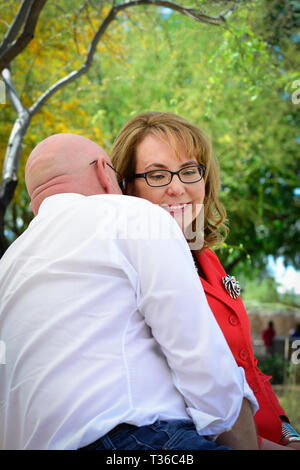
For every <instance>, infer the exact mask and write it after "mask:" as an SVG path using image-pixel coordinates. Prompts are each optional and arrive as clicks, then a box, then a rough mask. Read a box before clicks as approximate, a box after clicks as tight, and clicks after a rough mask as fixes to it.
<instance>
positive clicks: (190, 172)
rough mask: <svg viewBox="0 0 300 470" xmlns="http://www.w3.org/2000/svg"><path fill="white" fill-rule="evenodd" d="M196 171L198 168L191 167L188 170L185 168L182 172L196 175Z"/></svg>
mask: <svg viewBox="0 0 300 470" xmlns="http://www.w3.org/2000/svg"><path fill="white" fill-rule="evenodd" d="M195 173H197V168H189V169H188V170H185V171H183V172H182V174H183V175H187V176H189V175H194V174H195Z"/></svg>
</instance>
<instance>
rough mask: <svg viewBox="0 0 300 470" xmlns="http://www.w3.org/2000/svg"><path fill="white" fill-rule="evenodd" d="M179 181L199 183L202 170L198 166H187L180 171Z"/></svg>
mask: <svg viewBox="0 0 300 470" xmlns="http://www.w3.org/2000/svg"><path fill="white" fill-rule="evenodd" d="M179 175H180V179H181V181H182V182H183V183H195V182H196V181H200V180H201V178H202V176H203V170H202V167H200V166H196V165H195V166H189V167H186V168H182V170H180V173H179Z"/></svg>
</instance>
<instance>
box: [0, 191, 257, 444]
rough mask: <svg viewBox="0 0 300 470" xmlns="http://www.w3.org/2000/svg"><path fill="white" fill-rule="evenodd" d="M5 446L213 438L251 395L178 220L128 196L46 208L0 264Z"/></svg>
mask: <svg viewBox="0 0 300 470" xmlns="http://www.w3.org/2000/svg"><path fill="white" fill-rule="evenodd" d="M0 286H1V287H0V340H1V341H2V344H5V361H2V362H5V363H2V364H0V448H3V449H77V448H79V447H82V446H85V445H87V444H90V443H91V442H93V441H95V440H97V439H98V438H100V437H101V436H103V435H104V434H106V433H107V432H109V431H110V430H111V429H113V428H114V427H115V426H117V425H118V424H120V423H130V424H134V425H137V426H142V425H147V424H151V423H153V422H155V421H156V420H172V419H192V420H193V422H194V423H195V425H196V428H197V430H198V432H199V434H202V435H208V436H216V435H218V434H220V433H222V432H223V431H225V430H227V429H228V428H230V427H231V426H232V425H233V424H234V422H235V421H236V419H237V417H238V415H239V412H240V408H241V403H242V398H243V396H244V397H247V398H248V399H249V400H250V401H251V403H252V407H253V413H255V412H256V410H257V409H258V405H257V401H256V399H255V398H254V395H253V393H252V392H251V390H250V388H249V387H248V385H247V382H246V380H245V377H244V372H243V369H242V368H238V367H237V365H236V362H235V360H234V358H233V356H232V354H231V352H230V350H229V348H228V346H227V343H226V341H225V339H224V337H223V334H222V333H221V330H220V329H219V327H218V325H217V323H216V320H215V318H214V316H213V314H212V313H211V311H210V308H209V306H208V303H207V300H206V297H205V294H204V291H203V288H202V286H201V283H200V281H199V277H198V275H197V273H196V270H195V267H194V263H193V258H192V256H191V253H190V251H189V248H188V245H187V243H186V241H185V239H184V237H183V235H182V233H181V230H180V228H179V227H178V226H177V224H176V222H174V220H173V219H172V217H171V216H170V215H169V214H168V213H167V212H165V211H164V210H163V209H161V208H160V207H158V206H156V205H154V204H151V203H150V202H148V201H145V200H142V199H138V198H134V197H129V196H120V195H96V196H89V197H85V196H82V195H80V194H58V195H55V196H51V197H49V198H47V199H46V200H45V201H44V202H43V203H42V205H41V207H40V210H39V213H38V215H37V216H36V217H35V218H34V219H33V221H32V222H31V223H30V225H29V227H28V229H27V230H26V231H25V232H24V233H23V234H22V235H21V236H20V237H19V238H18V239H17V240H16V241H15V242H14V243H13V244H12V245H11V246H10V247H9V249H8V250H7V252H6V253H5V255H4V256H3V258H2V259H1V260H0Z"/></svg>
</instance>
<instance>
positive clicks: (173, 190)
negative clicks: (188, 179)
mask: <svg viewBox="0 0 300 470" xmlns="http://www.w3.org/2000/svg"><path fill="white" fill-rule="evenodd" d="M166 190H167V193H168V194H169V195H170V196H171V195H172V196H174V195H176V196H180V195H181V194H184V193H185V184H184V183H182V182H181V181H180V179H179V177H178V175H173V179H172V181H171V183H170V184H168V186H166Z"/></svg>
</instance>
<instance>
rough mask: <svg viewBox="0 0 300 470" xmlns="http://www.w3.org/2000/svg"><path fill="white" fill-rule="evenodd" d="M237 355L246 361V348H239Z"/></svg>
mask: <svg viewBox="0 0 300 470" xmlns="http://www.w3.org/2000/svg"><path fill="white" fill-rule="evenodd" d="M239 356H240V358H241V359H242V361H246V360H247V359H248V353H247V351H246V349H241V350H240V352H239Z"/></svg>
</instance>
